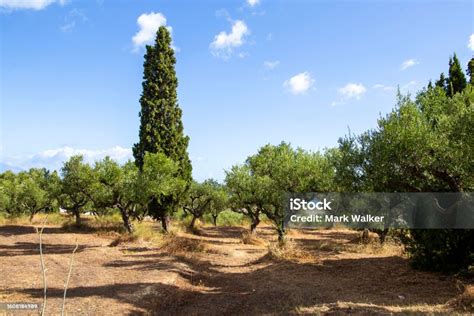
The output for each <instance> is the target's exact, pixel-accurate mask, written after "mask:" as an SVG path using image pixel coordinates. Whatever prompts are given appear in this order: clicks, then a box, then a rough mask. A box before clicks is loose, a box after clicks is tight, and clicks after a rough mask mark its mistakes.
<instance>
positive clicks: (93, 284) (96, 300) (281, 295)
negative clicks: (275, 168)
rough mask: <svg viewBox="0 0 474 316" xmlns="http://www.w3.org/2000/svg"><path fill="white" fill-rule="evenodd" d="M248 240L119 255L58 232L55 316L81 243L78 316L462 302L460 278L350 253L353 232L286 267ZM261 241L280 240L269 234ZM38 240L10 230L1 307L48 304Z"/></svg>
mask: <svg viewBox="0 0 474 316" xmlns="http://www.w3.org/2000/svg"><path fill="white" fill-rule="evenodd" d="M243 231H244V229H243V228H239V227H217V228H214V227H206V228H203V229H202V234H201V236H192V235H189V234H180V235H178V236H177V237H176V238H175V239H176V240H177V241H176V243H178V244H179V243H180V241H183V242H186V243H189V241H190V240H191V241H193V240H194V243H196V244H197V243H198V244H199V245H204V249H200V250H199V251H193V249H192V248H190V249H188V251H176V252H175V251H173V248H172V247H173V245H170V247H168V248H167V247H164V248H158V247H153V246H152V245H150V244H143V243H132V244H121V245H119V246H117V247H109V244H110V242H111V239H110V238H107V237H99V236H98V235H96V234H93V233H89V234H87V233H80V234H79V233H68V232H64V231H62V230H61V229H59V228H57V227H48V228H46V229H45V232H44V237H43V240H44V253H45V260H46V265H47V268H48V271H47V276H48V303H47V314H48V315H49V314H59V312H60V306H61V302H62V295H63V286H64V280H65V278H66V275H67V269H68V263H69V259H70V252H71V251H72V249H73V248H74V244H75V241H76V239H77V241H78V243H79V245H80V247H79V249H78V252H77V253H76V256H75V263H74V268H73V274H72V277H71V281H70V286H69V290H68V301H67V311H68V314H69V315H76V314H77V315H121V314H153V315H155V314H156V315H161V314H163V315H224V314H226V315H228V314H242V315H248V314H289V313H318V312H324V313H328V314H330V313H333V312H336V313H339V312H356V313H357V312H360V313H373V314H380V313H392V312H449V311H450V309H449V305H448V304H447V302H448V301H450V300H452V299H453V298H454V297H456V296H457V295H458V294H459V292H460V289H459V286H458V284H457V281H456V280H455V279H454V278H451V277H445V276H442V275H439V274H434V273H427V272H419V271H413V270H412V269H411V268H410V267H409V266H408V263H407V260H406V259H404V258H402V257H400V256H397V255H393V254H374V255H369V254H363V253H354V252H350V251H344V250H343V248H342V247H340V246H341V245H345V244H347V243H349V242H350V241H351V240H353V239H354V238H356V237H357V234H356V233H354V232H351V231H341V230H337V231H333V230H325V231H299V232H298V233H296V234H293V235H292V236H291V238H293V239H294V240H295V242H296V243H298V244H300V245H301V246H303V247H304V248H305V249H307V250H308V251H309V252H310V253H311V257H310V258H306V259H305V260H299V261H298V260H295V261H289V260H276V259H273V258H272V257H271V256H270V255H269V253H268V250H267V247H266V246H254V245H244V244H242V243H241V234H242V232H243ZM260 235H261V236H263V237H264V238H265V239H272V238H274V236H273V234H272V233H271V230H270V228H268V227H266V228H262V229H260ZM37 240H38V238H37V235H36V233H35V232H34V229H33V227H29V226H3V227H0V302H35V303H41V300H42V279H41V273H40V272H41V271H40V263H39V256H38V244H37ZM191 245H193V243H192V242H191ZM170 251H171V253H170ZM1 313H2V312H1V311H0V314H1Z"/></svg>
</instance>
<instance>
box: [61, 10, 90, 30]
mask: <svg viewBox="0 0 474 316" xmlns="http://www.w3.org/2000/svg"><path fill="white" fill-rule="evenodd" d="M86 21H87V17H86V15H85V14H84V12H83V11H81V10H78V9H72V10H71V11H69V13H68V14H67V15H66V17H65V18H64V24H63V25H62V26H61V27H60V28H59V29H60V30H61V31H63V32H69V31H71V30H72V29H73V28H74V27H76V24H77V22H86Z"/></svg>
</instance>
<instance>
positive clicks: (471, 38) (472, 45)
mask: <svg viewBox="0 0 474 316" xmlns="http://www.w3.org/2000/svg"><path fill="white" fill-rule="evenodd" d="M467 47H469V48H470V49H471V50H474V33H473V34H471V36H469V43H468V44H467Z"/></svg>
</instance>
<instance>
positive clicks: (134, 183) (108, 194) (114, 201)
mask: <svg viewBox="0 0 474 316" xmlns="http://www.w3.org/2000/svg"><path fill="white" fill-rule="evenodd" d="M94 171H95V174H96V177H97V184H98V185H97V190H95V191H94V194H93V195H94V205H95V206H96V207H98V208H116V209H118V210H119V211H120V215H121V217H122V220H123V225H124V227H125V229H126V230H127V231H128V232H129V233H131V232H132V231H133V225H132V221H131V218H132V217H133V216H134V215H135V209H136V207H137V205H138V204H139V203H140V200H139V193H138V192H137V189H138V167H137V166H136V165H135V163H133V162H131V161H128V162H127V163H125V164H124V165H123V166H120V165H119V164H118V163H117V162H116V161H114V160H112V159H110V157H106V158H104V159H103V160H101V161H99V162H97V163H96V164H95V166H94Z"/></svg>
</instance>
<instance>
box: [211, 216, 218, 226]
mask: <svg viewBox="0 0 474 316" xmlns="http://www.w3.org/2000/svg"><path fill="white" fill-rule="evenodd" d="M217 216H218V214H216V215H214V214H212V222H213V223H214V226H217Z"/></svg>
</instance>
